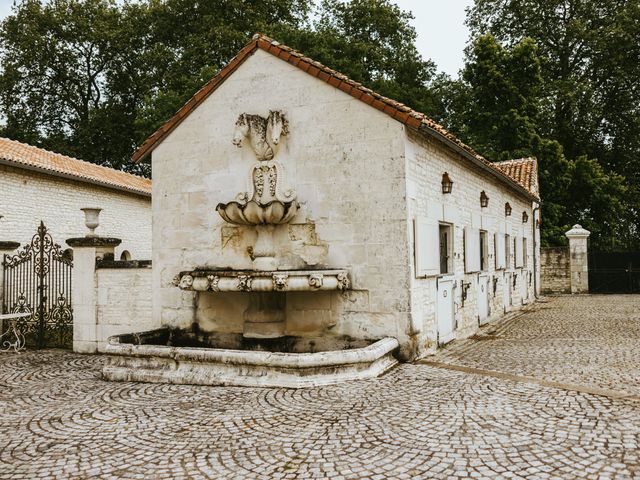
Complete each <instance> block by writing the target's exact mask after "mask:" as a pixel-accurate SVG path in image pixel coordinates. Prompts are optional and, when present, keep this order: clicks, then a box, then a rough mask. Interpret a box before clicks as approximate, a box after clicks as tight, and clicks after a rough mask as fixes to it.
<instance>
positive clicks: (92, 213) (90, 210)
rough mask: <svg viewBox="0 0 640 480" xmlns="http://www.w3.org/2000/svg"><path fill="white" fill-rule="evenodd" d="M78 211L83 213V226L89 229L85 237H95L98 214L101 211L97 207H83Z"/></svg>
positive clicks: (98, 221) (98, 223)
mask: <svg viewBox="0 0 640 480" xmlns="http://www.w3.org/2000/svg"><path fill="white" fill-rule="evenodd" d="M80 210H82V211H83V212H84V224H85V225H86V227H87V228H88V229H89V233H87V237H96V236H97V235H96V228H98V227H99V226H100V212H101V211H102V209H101V208H97V207H85V208H81V209H80Z"/></svg>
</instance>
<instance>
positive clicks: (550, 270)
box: [540, 247, 571, 294]
mask: <svg viewBox="0 0 640 480" xmlns="http://www.w3.org/2000/svg"><path fill="white" fill-rule="evenodd" d="M541 260H542V261H541V269H540V276H541V280H540V281H541V287H542V293H545V294H549V293H571V257H570V255H569V247H546V248H543V249H541Z"/></svg>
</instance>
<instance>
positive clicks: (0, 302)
mask: <svg viewBox="0 0 640 480" xmlns="http://www.w3.org/2000/svg"><path fill="white" fill-rule="evenodd" d="M19 246H20V244H19V243H18V242H2V241H0V313H3V312H4V265H3V263H4V256H5V254H8V253H11V252H13V251H14V250H15V249H16V248H18V247H19ZM7 308H9V306H8V305H7ZM0 327H1V326H0Z"/></svg>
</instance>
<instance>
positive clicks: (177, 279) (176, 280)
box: [171, 275, 181, 287]
mask: <svg viewBox="0 0 640 480" xmlns="http://www.w3.org/2000/svg"><path fill="white" fill-rule="evenodd" d="M180 278H181V277H180V275H176V276H175V277H173V280H171V285H173V286H174V287H178V286H180Z"/></svg>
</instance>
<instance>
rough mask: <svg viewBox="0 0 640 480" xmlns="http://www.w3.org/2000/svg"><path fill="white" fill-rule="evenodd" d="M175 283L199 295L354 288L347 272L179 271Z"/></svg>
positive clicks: (341, 270)
mask: <svg viewBox="0 0 640 480" xmlns="http://www.w3.org/2000/svg"><path fill="white" fill-rule="evenodd" d="M173 284H174V285H175V286H177V287H178V288H180V289H181V290H187V291H197V292H318V291H331V290H333V291H335V290H339V291H344V290H349V289H350V288H351V281H350V279H349V272H348V270H345V269H326V270H265V271H256V270H203V269H201V270H193V271H188V272H180V273H179V274H178V275H176V276H175V278H174V279H173Z"/></svg>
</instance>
